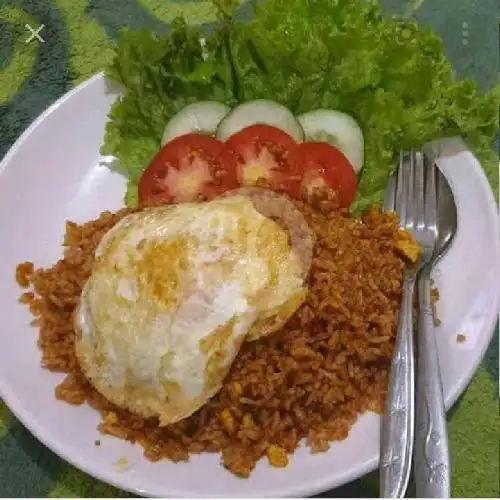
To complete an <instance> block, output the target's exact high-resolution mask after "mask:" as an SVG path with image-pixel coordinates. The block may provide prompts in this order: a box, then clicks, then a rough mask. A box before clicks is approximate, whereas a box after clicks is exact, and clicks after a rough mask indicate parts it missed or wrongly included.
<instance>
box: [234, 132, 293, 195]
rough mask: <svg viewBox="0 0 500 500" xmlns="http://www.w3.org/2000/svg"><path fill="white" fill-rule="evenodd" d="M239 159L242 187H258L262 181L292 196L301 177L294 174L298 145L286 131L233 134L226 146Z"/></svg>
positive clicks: (239, 177)
mask: <svg viewBox="0 0 500 500" xmlns="http://www.w3.org/2000/svg"><path fill="white" fill-rule="evenodd" d="M226 144H227V147H228V149H229V150H231V151H232V152H233V153H234V154H235V156H236V163H237V167H236V172H237V178H238V182H239V183H240V185H244V186H254V185H256V184H257V183H258V181H259V180H260V179H262V180H265V181H267V183H268V184H269V187H270V188H272V189H276V190H281V191H285V192H287V193H289V194H290V193H292V192H295V191H296V190H297V186H298V182H299V181H300V175H298V173H297V172H295V171H294V168H295V165H296V163H295V161H294V156H295V150H296V148H297V143H296V142H295V141H294V139H293V138H292V137H290V136H289V135H288V134H287V133H286V132H283V130H281V129H279V128H277V127H272V126H270V125H260V124H258V125H251V126H250V127H246V128H244V129H242V130H240V131H239V132H236V133H235V134H233V135H232V136H231V137H230V138H229V139H228V140H227V142H226Z"/></svg>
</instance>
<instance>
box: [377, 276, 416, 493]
mask: <svg viewBox="0 0 500 500" xmlns="http://www.w3.org/2000/svg"><path fill="white" fill-rule="evenodd" d="M414 290H415V275H414V274H413V273H412V274H408V275H406V276H405V280H404V284H403V295H402V299H401V309H400V312H399V319H398V329H397V336H396V345H395V350H394V356H393V359H392V365H391V372H390V375H389V388H388V393H387V399H386V403H385V412H384V415H383V416H382V429H381V443H380V497H381V498H402V497H404V495H405V492H406V488H407V487H408V480H409V478H410V469H411V459H412V450H413V429H414V427H413V426H414V422H413V418H414V407H413V405H414V377H415V375H414V354H413V295H414Z"/></svg>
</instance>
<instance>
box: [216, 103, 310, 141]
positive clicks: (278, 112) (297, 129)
mask: <svg viewBox="0 0 500 500" xmlns="http://www.w3.org/2000/svg"><path fill="white" fill-rule="evenodd" d="M257 124H262V125H272V126H273V127H277V128H279V129H281V130H283V131H284V132H286V133H287V134H289V135H290V136H291V137H293V138H294V139H295V140H296V141H297V142H302V141H303V140H304V131H303V130H302V127H301V126H300V124H299V122H298V121H297V119H296V118H295V116H293V113H292V112H291V111H290V110H289V109H288V108H285V106H282V105H281V104H278V103H277V102H274V101H267V100H264V99H259V100H256V101H249V102H245V103H243V104H240V105H239V106H238V107H236V108H234V109H233V110H232V111H231V112H230V113H229V114H228V115H227V116H226V117H225V118H224V120H222V122H221V123H220V125H219V128H218V129H217V139H220V140H221V141H227V140H228V139H229V137H231V136H232V135H233V134H235V133H236V132H239V131H240V130H242V129H244V128H246V127H249V126H250V125H257Z"/></svg>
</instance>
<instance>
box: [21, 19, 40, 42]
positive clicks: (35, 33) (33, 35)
mask: <svg viewBox="0 0 500 500" xmlns="http://www.w3.org/2000/svg"><path fill="white" fill-rule="evenodd" d="M24 26H25V28H26V29H27V30H28V31H29V32H30V33H31V35H30V36H29V38H27V39H26V43H30V42H31V41H32V40H34V39H35V38H36V39H37V40H38V41H39V42H42V43H44V42H45V40H44V39H43V38H42V37H41V36H40V34H39V33H40V31H42V30H43V28H45V24H41V25H40V26H39V27H38V29H36V30H35V29H33V28H32V27H31V26H30V25H29V24H25V25H24Z"/></svg>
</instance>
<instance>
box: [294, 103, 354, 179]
mask: <svg viewBox="0 0 500 500" xmlns="http://www.w3.org/2000/svg"><path fill="white" fill-rule="evenodd" d="M297 120H298V121H299V123H300V124H301V125H302V128H303V129H304V133H305V136H306V140H311V141H322V142H328V143H329V144H331V145H332V146H334V147H336V148H337V149H340V151H342V153H344V154H345V156H346V157H347V159H348V160H349V162H350V163H351V165H352V166H353V168H354V170H355V171H356V172H359V171H360V170H361V167H362V166H363V159H364V139H363V132H362V131H361V128H360V126H359V125H358V122H357V121H356V120H355V119H354V118H353V117H352V116H349V115H347V114H345V113H342V112H341V111H335V110H332V109H317V110H315V111H309V112H308V113H304V114H303V115H300V116H299V117H298V118H297Z"/></svg>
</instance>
